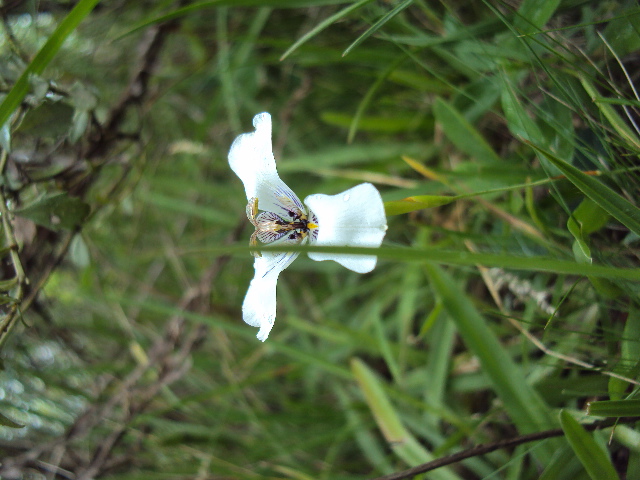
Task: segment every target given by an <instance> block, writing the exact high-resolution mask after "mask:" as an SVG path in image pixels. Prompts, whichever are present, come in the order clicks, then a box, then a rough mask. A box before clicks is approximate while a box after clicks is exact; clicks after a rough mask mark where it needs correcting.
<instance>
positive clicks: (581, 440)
mask: <svg viewBox="0 0 640 480" xmlns="http://www.w3.org/2000/svg"><path fill="white" fill-rule="evenodd" d="M560 425H561V426H562V430H564V434H565V435H566V437H567V440H568V441H569V445H571V448H573V451H574V452H575V454H576V456H577V457H578V459H580V462H581V463H582V465H583V466H584V468H585V470H586V471H587V473H588V474H589V476H590V477H591V478H592V479H593V480H604V479H611V480H614V479H617V478H619V477H618V474H617V473H616V471H615V469H614V468H613V465H612V464H611V460H610V459H609V456H608V455H607V454H606V452H604V451H603V450H602V448H600V446H599V445H598V444H597V443H596V442H595V440H594V439H593V436H592V435H591V434H589V433H588V432H587V431H586V430H585V429H584V428H582V425H580V424H579V423H578V422H577V421H576V420H575V419H574V418H573V417H572V416H571V415H570V414H569V413H568V412H567V411H566V410H562V411H561V412H560Z"/></svg>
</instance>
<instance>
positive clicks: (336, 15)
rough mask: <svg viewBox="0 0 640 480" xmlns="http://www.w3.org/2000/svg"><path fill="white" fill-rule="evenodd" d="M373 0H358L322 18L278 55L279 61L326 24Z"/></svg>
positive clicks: (325, 26)
mask: <svg viewBox="0 0 640 480" xmlns="http://www.w3.org/2000/svg"><path fill="white" fill-rule="evenodd" d="M372 1H373V0H360V1H359V2H356V3H354V4H352V5H349V6H348V7H347V8H343V9H342V10H340V11H339V12H336V13H334V14H333V15H331V16H330V17H328V18H326V19H325V20H323V21H322V22H320V23H319V24H318V25H316V26H315V27H314V28H312V29H311V30H310V31H308V32H307V33H305V34H304V35H303V36H302V37H300V38H299V39H298V40H296V42H295V43H294V44H293V45H291V46H290V47H289V48H288V49H287V51H286V52H284V53H283V54H282V56H281V57H280V61H282V60H284V59H285V58H287V57H288V56H289V55H291V54H292V53H293V52H294V51H295V50H297V49H298V47H300V46H301V45H303V44H304V43H306V42H307V41H308V40H310V39H311V38H313V37H315V36H316V35H317V34H318V33H320V32H321V31H323V30H324V29H325V28H327V27H328V26H330V25H331V24H333V23H335V22H337V21H338V20H340V19H341V18H343V17H346V16H347V15H348V14H350V13H351V12H353V11H354V10H357V9H358V8H360V7H363V6H364V5H366V4H367V3H371V2H372Z"/></svg>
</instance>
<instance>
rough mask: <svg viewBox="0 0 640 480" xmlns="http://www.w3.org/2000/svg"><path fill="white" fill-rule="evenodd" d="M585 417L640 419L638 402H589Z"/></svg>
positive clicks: (639, 401) (639, 402)
mask: <svg viewBox="0 0 640 480" xmlns="http://www.w3.org/2000/svg"><path fill="white" fill-rule="evenodd" d="M587 415H593V416H596V417H640V400H603V401H601V402H589V403H588V404H587Z"/></svg>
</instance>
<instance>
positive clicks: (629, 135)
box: [580, 76, 640, 149]
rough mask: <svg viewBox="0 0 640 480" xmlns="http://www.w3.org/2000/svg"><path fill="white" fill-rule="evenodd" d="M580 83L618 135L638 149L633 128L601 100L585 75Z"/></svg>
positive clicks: (637, 141)
mask: <svg viewBox="0 0 640 480" xmlns="http://www.w3.org/2000/svg"><path fill="white" fill-rule="evenodd" d="M580 83H581V84H582V87H583V88H584V89H585V90H586V91H587V93H588V94H589V96H590V97H591V100H592V101H593V103H595V104H596V106H597V107H598V109H600V112H601V113H602V115H604V117H605V118H606V119H607V120H609V123H610V124H611V126H612V127H613V129H614V130H615V131H616V132H617V133H618V135H620V136H621V137H622V138H623V139H624V140H625V141H627V142H629V143H630V144H631V145H633V146H634V147H635V148H636V149H640V139H639V138H638V136H637V135H636V134H635V132H634V131H633V130H631V128H629V127H628V126H627V124H626V123H625V121H624V120H622V118H620V116H619V115H618V113H617V112H616V111H615V110H614V109H613V107H612V106H611V105H610V104H608V103H606V102H603V101H602V97H601V96H600V94H599V93H598V91H597V90H596V88H595V87H594V86H593V84H592V83H591V81H590V80H589V79H588V78H587V77H585V76H581V77H580Z"/></svg>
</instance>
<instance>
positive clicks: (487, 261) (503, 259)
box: [199, 245, 640, 281]
mask: <svg viewBox="0 0 640 480" xmlns="http://www.w3.org/2000/svg"><path fill="white" fill-rule="evenodd" d="M251 250H252V249H251V247H249V246H246V245H230V246H213V247H209V248H207V249H206V252H208V253H217V254H225V253H236V254H242V255H247V254H249V253H250V252H251ZM260 251H262V252H305V253H306V252H320V253H348V254H351V255H376V256H378V258H380V259H386V260H392V261H396V262H416V263H425V262H436V263H439V264H445V265H465V266H474V265H484V266H486V267H501V268H514V269H518V270H529V271H537V272H552V273H563V274H568V275H585V276H594V277H602V278H620V279H625V280H633V281H639V280H640V269H639V268H619V267H609V266H605V265H583V264H579V263H576V262H575V261H568V260H558V259H555V258H549V257H543V256H527V257H524V256H516V255H506V254H495V253H472V252H468V251H455V250H445V249H441V248H419V247H412V248H399V247H380V248H375V249H372V248H366V247H324V246H321V247H318V246H313V245H305V246H295V245H291V246H289V245H287V246H285V245H282V246H280V245H278V246H264V247H261V248H260ZM199 252H200V253H202V250H199Z"/></svg>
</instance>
